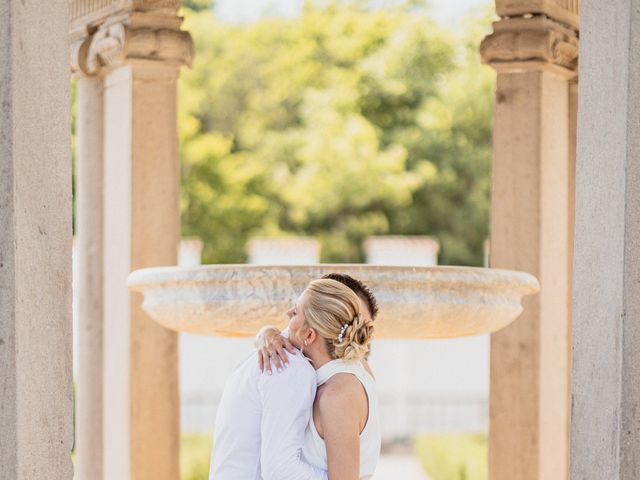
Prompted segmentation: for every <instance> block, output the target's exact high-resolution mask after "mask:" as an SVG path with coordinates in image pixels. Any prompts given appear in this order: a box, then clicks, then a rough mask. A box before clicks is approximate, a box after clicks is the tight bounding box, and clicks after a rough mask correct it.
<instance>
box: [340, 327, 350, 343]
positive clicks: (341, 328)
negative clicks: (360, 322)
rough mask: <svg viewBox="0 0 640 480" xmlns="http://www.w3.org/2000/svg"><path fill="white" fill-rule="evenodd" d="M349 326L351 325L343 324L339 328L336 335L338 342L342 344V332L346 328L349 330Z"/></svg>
mask: <svg viewBox="0 0 640 480" xmlns="http://www.w3.org/2000/svg"><path fill="white" fill-rule="evenodd" d="M349 325H351V324H350V323H344V324H343V325H342V327H340V333H339V334H338V341H339V342H342V341H343V340H344V332H346V331H347V328H349Z"/></svg>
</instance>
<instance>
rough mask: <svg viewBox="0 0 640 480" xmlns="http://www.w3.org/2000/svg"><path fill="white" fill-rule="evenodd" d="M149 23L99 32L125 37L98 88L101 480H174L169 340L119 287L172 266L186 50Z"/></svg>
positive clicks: (136, 298) (178, 38) (172, 348)
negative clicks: (146, 271)
mask: <svg viewBox="0 0 640 480" xmlns="http://www.w3.org/2000/svg"><path fill="white" fill-rule="evenodd" d="M167 20H168V19H167ZM153 21H157V19H155V18H153V17H151V18H148V17H146V16H145V15H140V16H139V15H138V14H137V13H133V14H132V15H131V17H130V19H129V21H128V22H127V24H126V25H123V24H116V25H112V26H110V27H109V29H110V31H109V33H108V34H107V35H106V37H107V38H109V37H111V36H115V37H117V38H119V39H123V43H122V45H123V53H122V56H121V58H120V60H119V61H118V62H117V63H115V64H113V65H112V66H111V67H110V69H109V71H108V73H107V75H106V77H105V91H104V128H105V130H104V162H105V169H104V175H105V178H104V182H105V199H104V201H105V204H104V212H105V218H104V222H105V223H104V229H105V235H104V271H105V280H104V282H105V283H104V301H105V309H104V315H105V357H104V360H105V369H104V389H105V390H104V393H105V396H104V401H105V405H107V408H106V409H105V417H104V420H105V421H104V425H105V430H104V435H105V437H104V441H105V454H104V465H105V466H104V472H105V478H106V479H111V478H117V479H124V480H126V479H135V480H144V479H153V480H177V479H178V478H179V461H178V460H179V449H180V425H179V397H178V343H177V334H176V333H175V332H172V331H169V330H166V329H164V328H163V327H161V326H160V325H158V324H157V323H155V322H153V321H152V320H151V319H150V318H149V317H148V316H147V315H146V314H145V313H144V312H143V311H142V309H141V306H140V304H141V301H142V297H141V296H140V295H138V294H130V293H129V291H128V289H127V286H126V278H127V275H128V274H129V272H130V271H132V270H136V269H139V268H144V267H151V266H160V265H175V264H176V263H177V254H178V244H179V240H180V212H179V198H178V197H179V180H180V178H179V171H180V170H179V159H178V138H177V123H176V122H177V118H176V116H177V112H176V81H177V78H178V73H179V66H180V65H181V64H182V63H186V62H189V61H190V54H191V43H190V37H189V36H188V34H186V33H183V32H179V31H173V32H171V31H168V30H165V29H162V28H159V29H158V30H151V29H149V28H148V25H149V24H150V22H153ZM178 24H179V23H178ZM138 25H140V26H139V27H138ZM112 32H113V33H112ZM163 55H167V56H166V57H163Z"/></svg>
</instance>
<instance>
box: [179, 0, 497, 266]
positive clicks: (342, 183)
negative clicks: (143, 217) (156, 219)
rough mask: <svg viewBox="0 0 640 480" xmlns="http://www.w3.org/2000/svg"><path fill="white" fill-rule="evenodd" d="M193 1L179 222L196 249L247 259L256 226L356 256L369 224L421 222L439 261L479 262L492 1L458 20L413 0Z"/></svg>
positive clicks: (399, 227) (379, 227) (408, 227)
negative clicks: (289, 9)
mask: <svg viewBox="0 0 640 480" xmlns="http://www.w3.org/2000/svg"><path fill="white" fill-rule="evenodd" d="M209 3H210V2H209V1H207V0H188V1H186V2H185V7H184V10H183V13H184V16H185V18H186V20H185V25H184V28H185V29H186V30H189V31H190V32H191V34H192V35H193V37H194V42H195V46H196V56H195V62H194V65H193V69H191V70H185V71H183V73H182V76H181V80H180V86H179V122H180V123H179V125H180V145H181V147H180V148H181V160H182V172H181V173H182V186H181V188H182V197H181V211H182V233H183V235H184V236H197V237H200V238H201V239H202V240H203V241H204V245H205V246H204V251H203V263H232V262H233V263H235V262H244V261H245V260H246V253H245V244H246V242H247V241H248V240H249V239H250V238H251V237H252V236H255V235H267V236H277V235H287V234H289V235H291V234H293V235H310V236H314V237H316V238H318V239H319V240H320V241H321V244H322V251H321V260H322V261H324V262H361V261H362V260H363V253H362V248H361V245H362V241H363V240H364V239H365V238H366V237H368V236H369V235H386V234H397V235H431V236H434V237H436V238H437V239H438V240H439V242H440V245H441V252H440V263H442V264H463V265H482V262H483V243H484V241H485V240H486V238H487V237H488V224H489V221H488V215H489V184H490V178H489V177H490V155H491V124H492V119H491V116H492V105H493V103H492V89H493V75H492V74H491V72H490V71H489V69H488V68H487V67H484V66H481V65H480V62H479V56H478V45H479V42H480V39H481V38H482V36H483V35H484V33H485V32H486V30H487V28H488V25H489V23H490V19H491V17H490V13H489V12H490V9H487V14H485V15H478V14H476V15H475V16H472V17H469V18H468V19H467V21H466V23H465V28H464V29H463V31H462V33H460V32H457V31H456V32H455V33H454V32H453V31H450V30H447V29H445V28H444V27H442V26H440V25H438V24H436V23H435V22H434V21H432V20H431V19H430V17H429V15H428V11H427V10H425V9H423V8H420V4H421V2H407V3H404V4H397V5H395V6H393V7H387V8H378V9H371V8H368V7H367V6H366V5H367V2H359V1H357V0H354V1H349V2H345V1H342V2H338V1H335V2H333V1H329V2H321V3H318V2H307V3H306V4H305V7H304V9H303V12H302V14H301V15H300V16H297V17H295V18H264V19H261V20H259V21H257V22H253V23H248V24H241V25H237V24H226V23H223V22H221V21H219V20H218V19H217V18H216V16H215V14H214V12H213V11H212V9H211V8H209Z"/></svg>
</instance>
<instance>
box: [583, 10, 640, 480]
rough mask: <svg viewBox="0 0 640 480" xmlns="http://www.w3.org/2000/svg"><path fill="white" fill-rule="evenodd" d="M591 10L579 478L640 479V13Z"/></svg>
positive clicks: (587, 16)
mask: <svg viewBox="0 0 640 480" xmlns="http://www.w3.org/2000/svg"><path fill="white" fill-rule="evenodd" d="M638 6H639V5H638V2H637V1H635V0H615V1H611V2H598V1H595V0H585V1H583V3H582V15H581V22H582V23H581V27H582V32H584V33H583V35H582V36H581V42H582V44H581V51H582V55H581V58H580V85H579V91H580V95H579V109H578V112H579V118H578V147H577V169H576V170H577V172H576V233H575V257H574V272H575V275H574V283H573V286H574V302H573V308H574V331H573V355H574V357H573V397H572V400H573V402H572V405H573V410H572V415H571V478H572V479H575V480H582V479H587V478H588V479H591V478H606V479H611V480H632V479H637V478H639V477H640V382H639V379H640V122H639V121H638V119H639V118H640V11H639V9H638Z"/></svg>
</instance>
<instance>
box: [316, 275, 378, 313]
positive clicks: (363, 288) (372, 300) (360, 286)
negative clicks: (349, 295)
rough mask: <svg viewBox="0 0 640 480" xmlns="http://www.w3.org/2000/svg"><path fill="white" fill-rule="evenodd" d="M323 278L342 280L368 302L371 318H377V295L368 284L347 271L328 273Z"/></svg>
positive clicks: (341, 281)
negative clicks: (374, 294) (375, 295)
mask: <svg viewBox="0 0 640 480" xmlns="http://www.w3.org/2000/svg"><path fill="white" fill-rule="evenodd" d="M322 278H328V279H330V280H335V281H336V282H340V283H341V284H343V285H346V286H347V287H349V288H350V289H351V290H353V291H354V293H355V294H356V295H358V296H359V297H360V298H361V299H362V300H364V301H365V302H366V303H367V306H368V307H369V311H370V312H371V319H372V320H375V319H376V315H378V302H377V300H376V297H374V296H373V292H372V291H371V289H370V288H369V287H368V286H367V285H365V284H364V283H362V282H361V281H360V280H357V279H355V278H353V277H352V276H351V275H347V274H346V273H328V274H326V275H324V276H323V277H322Z"/></svg>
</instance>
